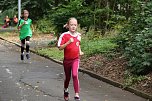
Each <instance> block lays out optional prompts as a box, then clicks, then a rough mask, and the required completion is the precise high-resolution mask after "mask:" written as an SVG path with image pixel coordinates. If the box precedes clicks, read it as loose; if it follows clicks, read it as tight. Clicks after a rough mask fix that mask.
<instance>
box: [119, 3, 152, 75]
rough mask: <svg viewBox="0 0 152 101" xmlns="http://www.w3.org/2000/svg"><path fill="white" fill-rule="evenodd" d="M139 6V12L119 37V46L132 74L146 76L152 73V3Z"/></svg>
mask: <svg viewBox="0 0 152 101" xmlns="http://www.w3.org/2000/svg"><path fill="white" fill-rule="evenodd" d="M138 5H139V8H136V9H135V11H137V10H138V12H135V16H133V17H132V18H131V19H130V22H129V26H126V27H125V29H123V30H122V32H121V34H120V35H119V37H120V38H119V40H118V44H119V45H120V47H123V49H124V53H125V54H126V56H127V58H128V60H129V64H128V66H129V68H130V70H131V72H132V73H135V74H146V73H148V72H150V71H152V68H151V67H152V45H151V44H152V41H151V40H152V17H151V13H150V12H151V10H150V9H151V8H152V1H149V2H147V3H145V2H140V3H139V4H138ZM141 8H142V9H141Z"/></svg>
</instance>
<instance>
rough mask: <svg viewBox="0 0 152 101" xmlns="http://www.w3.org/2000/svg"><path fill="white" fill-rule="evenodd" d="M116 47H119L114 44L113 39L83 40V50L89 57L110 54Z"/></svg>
mask: <svg viewBox="0 0 152 101" xmlns="http://www.w3.org/2000/svg"><path fill="white" fill-rule="evenodd" d="M116 47H117V45H116V44H115V43H113V42H112V39H104V38H97V39H94V40H88V39H87V38H82V42H81V48H82V50H83V51H84V53H85V54H86V55H87V56H90V55H93V54H101V53H108V52H111V51H112V50H113V49H115V48H116Z"/></svg>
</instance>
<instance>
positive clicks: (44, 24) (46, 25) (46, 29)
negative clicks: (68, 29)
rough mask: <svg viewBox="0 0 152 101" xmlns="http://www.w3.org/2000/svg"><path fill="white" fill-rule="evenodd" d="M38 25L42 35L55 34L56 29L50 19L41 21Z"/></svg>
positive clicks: (37, 27)
mask: <svg viewBox="0 0 152 101" xmlns="http://www.w3.org/2000/svg"><path fill="white" fill-rule="evenodd" d="M36 25H37V26H36V29H37V30H38V31H40V32H41V33H54V27H53V25H52V23H51V21H50V20H48V19H40V20H38V21H37V22H36Z"/></svg>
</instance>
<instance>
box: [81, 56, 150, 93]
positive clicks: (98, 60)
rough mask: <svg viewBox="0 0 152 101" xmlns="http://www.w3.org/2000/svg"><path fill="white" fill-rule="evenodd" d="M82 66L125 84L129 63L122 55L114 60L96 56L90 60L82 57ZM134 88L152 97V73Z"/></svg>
mask: <svg viewBox="0 0 152 101" xmlns="http://www.w3.org/2000/svg"><path fill="white" fill-rule="evenodd" d="M80 66H81V67H82V68H85V69H87V70H90V71H93V72H95V73H97V74H99V75H102V76H104V77H107V78H109V79H112V80H114V81H117V82H119V83H123V84H125V71H126V67H127V61H126V60H125V59H124V57H122V56H120V55H117V56H115V57H114V58H112V59H109V58H107V57H105V56H104V55H94V56H91V57H88V58H84V57H82V59H81V64H80ZM132 87H134V88H136V89H138V90H140V91H143V92H145V93H147V94H150V95H152V73H149V74H148V75H146V79H145V80H143V81H141V82H137V83H135V84H134V85H132Z"/></svg>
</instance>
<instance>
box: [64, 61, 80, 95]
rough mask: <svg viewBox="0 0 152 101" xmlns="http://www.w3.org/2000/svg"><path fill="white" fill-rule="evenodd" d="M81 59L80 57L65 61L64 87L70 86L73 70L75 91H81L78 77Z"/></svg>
mask: <svg viewBox="0 0 152 101" xmlns="http://www.w3.org/2000/svg"><path fill="white" fill-rule="evenodd" d="M79 61H80V59H74V60H64V61H63V65H64V72H65V81H64V88H68V86H69V82H70V79H71V72H72V77H73V86H74V90H75V93H79V79H78V69H79Z"/></svg>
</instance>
